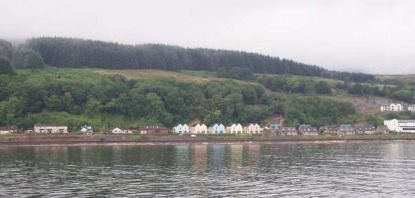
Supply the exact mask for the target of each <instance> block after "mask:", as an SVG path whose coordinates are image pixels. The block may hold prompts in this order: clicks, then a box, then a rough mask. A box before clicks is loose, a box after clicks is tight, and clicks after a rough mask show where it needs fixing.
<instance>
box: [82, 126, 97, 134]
mask: <svg viewBox="0 0 415 198" xmlns="http://www.w3.org/2000/svg"><path fill="white" fill-rule="evenodd" d="M80 132H81V133H93V132H94V129H93V128H92V126H88V125H84V126H81V130H80Z"/></svg>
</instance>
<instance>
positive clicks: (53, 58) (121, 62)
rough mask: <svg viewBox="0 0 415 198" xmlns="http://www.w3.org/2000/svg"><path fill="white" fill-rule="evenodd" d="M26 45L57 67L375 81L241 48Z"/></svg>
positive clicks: (46, 40)
mask: <svg viewBox="0 0 415 198" xmlns="http://www.w3.org/2000/svg"><path fill="white" fill-rule="evenodd" d="M26 46H27V47H28V48H32V49H34V50H35V51H38V52H39V53H40V54H41V55H42V57H43V59H44V61H45V63H46V64H49V65H54V66H57V67H99V68H111V69H125V68H130V69H141V68H151V69H164V70H182V69H189V70H207V71H219V70H223V69H226V68H232V67H240V68H245V69H249V70H250V71H252V72H254V73H273V74H294V75H305V76H321V77H328V78H335V79H341V80H347V81H357V82H366V81H372V80H374V76H372V75H368V74H362V73H349V72H337V71H329V70H327V69H324V68H322V67H318V66H314V65H307V64H303V63H298V62H295V61H292V60H287V59H280V58H278V57H271V56H264V55H260V54H256V53H248V52H240V51H229V50H213V49H203V48H195V49H190V48H182V47H177V46H169V45H158V44H146V45H121V44H117V43H110V42H102V41H93V40H83V39H73V38H56V37H42V38H35V39H30V40H28V41H27V43H26Z"/></svg>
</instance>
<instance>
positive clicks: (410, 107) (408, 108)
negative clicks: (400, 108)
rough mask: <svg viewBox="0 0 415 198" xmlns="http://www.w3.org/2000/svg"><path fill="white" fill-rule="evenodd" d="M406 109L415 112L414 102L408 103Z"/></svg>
mask: <svg viewBox="0 0 415 198" xmlns="http://www.w3.org/2000/svg"><path fill="white" fill-rule="evenodd" d="M407 110H408V111H409V112H415V104H411V105H409V106H408V107H407Z"/></svg>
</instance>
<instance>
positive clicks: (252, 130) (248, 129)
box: [244, 123, 264, 134]
mask: <svg viewBox="0 0 415 198" xmlns="http://www.w3.org/2000/svg"><path fill="white" fill-rule="evenodd" d="M263 130H264V129H263V128H262V127H261V126H259V124H257V123H251V124H248V125H246V126H245V127H244V132H245V133H249V134H256V133H262V131H263Z"/></svg>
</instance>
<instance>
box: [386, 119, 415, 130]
mask: <svg viewBox="0 0 415 198" xmlns="http://www.w3.org/2000/svg"><path fill="white" fill-rule="evenodd" d="M384 125H385V126H386V127H388V129H389V130H390V131H394V132H404V133H415V120H397V119H393V120H385V121H384Z"/></svg>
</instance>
